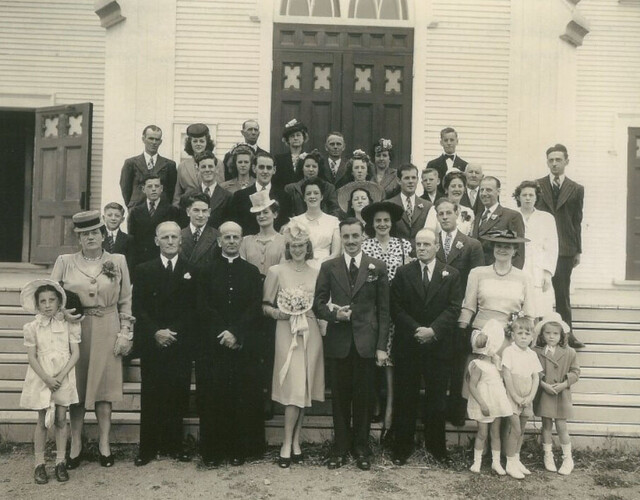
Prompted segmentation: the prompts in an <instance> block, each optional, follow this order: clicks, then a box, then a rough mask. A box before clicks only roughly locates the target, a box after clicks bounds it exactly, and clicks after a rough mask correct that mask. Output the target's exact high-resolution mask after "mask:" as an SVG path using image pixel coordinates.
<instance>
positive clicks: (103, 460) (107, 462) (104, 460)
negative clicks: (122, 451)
mask: <svg viewBox="0 0 640 500" xmlns="http://www.w3.org/2000/svg"><path fill="white" fill-rule="evenodd" d="M98 455H100V465H102V467H111V466H112V465H113V464H114V462H115V460H114V458H113V453H112V454H111V455H109V456H108V457H107V456H105V455H103V454H102V453H100V452H98Z"/></svg>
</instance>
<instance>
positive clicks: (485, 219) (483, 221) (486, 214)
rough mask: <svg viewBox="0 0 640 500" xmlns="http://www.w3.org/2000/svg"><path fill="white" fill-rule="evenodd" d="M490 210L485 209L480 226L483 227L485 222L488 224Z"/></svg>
mask: <svg viewBox="0 0 640 500" xmlns="http://www.w3.org/2000/svg"><path fill="white" fill-rule="evenodd" d="M489 213H490V212H489V209H488V208H485V209H484V213H483V214H482V219H480V225H481V226H482V225H483V224H484V223H485V222H487V219H488V218H489Z"/></svg>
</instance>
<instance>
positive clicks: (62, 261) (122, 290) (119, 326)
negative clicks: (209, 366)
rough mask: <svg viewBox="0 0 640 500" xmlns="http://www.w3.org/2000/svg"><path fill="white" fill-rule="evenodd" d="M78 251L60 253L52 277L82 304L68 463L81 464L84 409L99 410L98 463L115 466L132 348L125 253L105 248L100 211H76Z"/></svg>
mask: <svg viewBox="0 0 640 500" xmlns="http://www.w3.org/2000/svg"><path fill="white" fill-rule="evenodd" d="M73 225H74V231H75V232H76V234H77V235H78V240H79V242H80V251H79V252H77V253H74V254H65V255H60V256H59V257H58V259H57V260H56V263H55V265H54V266H53V271H52V272H51V279H53V280H54V281H58V282H61V283H62V285H63V287H64V288H65V289H66V290H69V291H71V292H73V293H76V294H77V295H78V298H79V299H80V302H81V303H82V306H83V308H84V316H83V318H82V320H81V321H82V322H81V327H82V342H81V343H80V359H79V360H78V364H77V365H76V382H77V388H78V397H79V399H80V403H79V404H78V405H73V406H71V409H70V415H71V450H70V452H69V457H68V459H67V468H69V469H75V468H76V467H78V465H79V463H80V460H81V457H82V427H83V423H84V415H85V410H95V413H96V418H97V420H98V435H99V438H98V447H99V453H100V464H101V465H102V466H104V467H110V466H111V465H113V455H112V454H111V447H110V443H109V434H110V430H111V408H112V404H113V403H114V402H119V401H122V399H123V395H122V357H123V356H126V355H127V354H128V353H129V352H130V351H131V347H132V342H131V340H132V338H133V333H132V331H131V329H132V326H133V323H134V321H135V319H134V318H133V316H131V281H130V279H129V269H128V268H127V262H126V260H125V258H124V256H123V255H120V254H110V253H108V252H106V251H105V250H103V249H102V241H103V239H104V234H105V228H104V223H103V221H102V219H101V218H100V212H98V211H97V210H92V211H88V212H80V213H77V214H75V215H74V216H73Z"/></svg>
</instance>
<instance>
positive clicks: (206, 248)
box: [180, 194, 220, 269]
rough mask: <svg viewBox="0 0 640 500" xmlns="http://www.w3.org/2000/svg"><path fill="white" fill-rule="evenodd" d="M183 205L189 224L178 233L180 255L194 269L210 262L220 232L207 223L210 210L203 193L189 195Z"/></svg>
mask: <svg viewBox="0 0 640 500" xmlns="http://www.w3.org/2000/svg"><path fill="white" fill-rule="evenodd" d="M185 205H186V207H187V216H188V217H189V225H188V226H187V227H185V228H184V229H183V230H182V232H181V233H180V234H181V237H182V245H181V247H180V257H182V258H183V259H185V260H186V261H187V263H188V265H189V267H190V268H191V269H195V268H200V267H202V266H205V265H207V264H208V263H209V262H211V260H212V259H213V255H214V249H215V248H216V246H217V239H218V236H220V234H219V233H218V230H217V229H213V228H212V227H211V226H209V225H207V222H208V221H209V214H210V212H211V210H210V208H209V200H208V199H207V197H206V196H205V195H204V194H194V195H192V196H189V197H188V198H187V201H186V202H185Z"/></svg>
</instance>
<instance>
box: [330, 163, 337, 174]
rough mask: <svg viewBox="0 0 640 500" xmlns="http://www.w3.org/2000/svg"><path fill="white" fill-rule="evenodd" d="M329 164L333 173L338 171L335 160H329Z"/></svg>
mask: <svg viewBox="0 0 640 500" xmlns="http://www.w3.org/2000/svg"><path fill="white" fill-rule="evenodd" d="M329 166H330V167H331V173H332V174H333V175H334V177H335V175H336V174H337V173H338V165H336V162H335V160H329Z"/></svg>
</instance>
